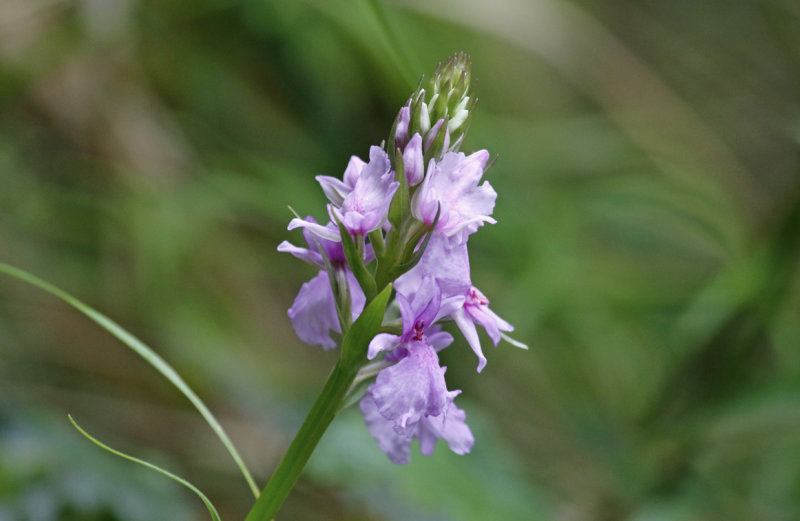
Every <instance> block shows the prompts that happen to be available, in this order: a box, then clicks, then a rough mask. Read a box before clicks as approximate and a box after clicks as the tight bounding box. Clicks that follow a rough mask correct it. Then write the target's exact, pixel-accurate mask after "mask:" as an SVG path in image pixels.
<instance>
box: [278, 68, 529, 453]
mask: <svg viewBox="0 0 800 521" xmlns="http://www.w3.org/2000/svg"><path fill="white" fill-rule="evenodd" d="M470 69H471V64H470V61H469V58H468V56H466V55H465V54H458V55H456V56H454V57H452V58H451V59H450V60H448V61H446V62H444V63H442V64H440V65H439V67H438V68H437V70H436V73H435V74H434V76H433V78H432V80H431V82H430V84H429V87H428V91H426V90H425V89H422V88H418V89H417V91H416V92H415V93H414V94H413V95H412V96H411V98H410V99H409V100H408V103H407V104H406V105H405V106H404V107H402V108H401V109H400V112H399V114H398V116H397V119H396V120H395V124H394V126H393V128H392V132H391V135H390V139H389V141H388V143H390V144H391V145H394V146H393V147H392V146H391V145H384V146H381V147H378V146H373V147H371V148H370V150H369V160H368V161H363V160H362V159H360V158H358V157H355V156H353V157H352V158H351V159H350V162H349V163H348V165H347V168H346V169H345V171H344V174H343V176H342V179H338V178H335V177H329V176H318V177H317V181H318V182H319V184H320V185H321V186H322V190H323V191H324V193H325V195H326V196H327V198H328V200H329V201H330V202H329V204H328V205H327V216H328V218H329V219H330V221H329V222H328V223H327V224H325V225H322V224H320V223H318V222H317V221H316V220H315V219H314V218H312V217H306V218H305V219H303V218H300V217H297V218H295V219H292V221H291V222H290V224H289V229H290V230H291V229H294V228H302V230H303V235H304V237H305V240H306V243H307V247H306V248H301V247H296V246H293V245H291V244H290V243H288V242H285V241H284V242H283V243H282V244H281V245H280V246H279V247H278V249H279V250H280V251H285V252H288V253H291V254H292V255H294V256H295V257H297V258H300V259H302V260H305V261H307V262H309V263H311V264H313V265H315V266H317V267H318V268H319V270H320V271H319V273H318V274H317V276H316V277H314V278H313V279H311V280H310V281H309V282H307V283H305V284H304V285H303V287H302V288H301V289H300V292H299V293H298V295H297V298H296V299H295V301H294V304H293V305H292V307H291V308H290V309H289V317H290V318H291V320H292V324H293V325H294V328H295V330H296V332H297V335H298V336H299V337H300V339H301V340H303V341H304V342H306V343H309V344H318V345H321V346H322V347H323V348H325V349H330V348H333V347H335V346H336V345H337V339H338V336H339V335H343V334H345V332H346V331H347V330H348V328H349V327H350V326H351V325H352V324H353V323H354V321H355V320H356V318H357V317H358V316H359V315H360V314H361V313H362V311H363V310H364V309H365V305H367V304H368V303H369V302H370V301H371V300H372V299H373V298H374V297H375V295H376V293H377V292H379V291H381V290H382V289H383V288H384V287H386V286H387V285H388V284H392V285H393V288H394V290H395V291H394V299H393V301H392V302H391V304H390V305H389V306H388V307H387V308H386V314H385V316H384V321H383V327H382V328H381V330H380V332H378V333H377V334H376V335H375V336H374V337H373V338H372V340H371V342H369V345H368V349H367V352H366V357H365V358H364V359H363V360H360V361H359V364H360V367H361V371H360V373H359V379H360V380H363V379H372V378H374V380H372V382H371V383H370V384H369V385H368V387H367V388H366V393H365V394H364V396H363V397H362V398H361V400H360V408H361V411H362V412H363V414H364V419H365V421H366V424H367V427H368V428H369V430H370V432H371V434H372V436H373V437H374V438H375V440H376V441H377V443H378V446H379V447H380V448H381V450H383V451H384V452H385V453H386V454H387V455H388V457H389V459H390V460H391V461H393V462H395V463H406V462H408V461H409V459H410V447H411V443H412V441H413V440H415V439H417V440H418V441H419V447H420V451H421V452H422V453H423V454H426V455H428V454H430V453H431V452H432V451H433V449H434V446H435V444H436V442H437V440H438V439H443V440H444V441H445V442H446V443H447V444H448V445H449V446H450V449H451V450H453V452H455V453H457V454H464V453H467V452H469V451H470V449H471V448H472V445H473V442H474V439H473V436H472V433H471V432H470V429H469V427H468V426H467V424H466V423H465V418H466V414H465V412H464V411H463V410H461V409H459V408H458V407H457V406H456V405H455V403H454V400H455V398H456V396H458V394H459V393H460V391H458V390H448V388H447V385H446V382H445V378H444V374H445V368H444V367H441V365H440V363H439V357H438V354H437V353H438V352H439V351H440V350H441V349H443V348H445V347H447V346H448V345H449V344H450V343H452V342H453V337H452V335H451V334H450V333H447V332H445V331H442V328H441V323H442V322H445V321H452V322H455V324H456V326H457V327H458V329H459V330H460V331H461V333H462V334H463V335H464V337H465V338H466V340H467V343H468V344H469V346H470V347H471V348H472V350H473V351H474V353H475V355H476V356H477V358H478V364H477V370H478V372H480V371H481V370H482V369H483V367H484V366H485V365H486V358H485V356H484V355H483V351H482V350H481V344H480V340H479V338H478V332H477V327H476V325H479V326H481V327H483V328H484V329H485V330H486V333H487V334H488V336H489V338H490V339H491V341H492V343H493V344H494V345H495V346H496V345H497V344H498V343H499V341H500V340H501V338H505V339H507V340H508V341H510V342H512V343H513V344H515V345H518V346H523V345H522V344H520V343H518V342H516V341H514V340H511V339H510V338H509V337H507V336H506V333H507V332H509V331H512V330H513V327H512V326H511V325H510V324H509V323H508V322H506V321H505V320H503V319H502V318H500V317H499V316H497V315H496V314H495V313H494V312H492V310H491V309H489V300H488V299H487V298H486V297H485V296H484V294H483V293H482V292H481V291H480V290H478V288H476V287H475V286H473V285H472V281H471V279H470V268H469V256H468V252H467V242H468V239H469V237H470V236H471V235H472V234H474V233H475V232H476V231H477V230H478V229H479V228H480V227H481V226H482V225H483V224H484V223H494V222H495V220H494V219H493V218H492V217H491V214H492V211H493V210H494V204H495V199H496V197H497V193H496V192H495V191H494V189H493V188H492V186H491V185H490V184H489V182H488V181H483V182H481V180H482V178H483V175H484V173H485V171H486V169H487V168H488V166H489V153H488V152H487V151H486V150H480V151H478V152H475V153H472V154H470V155H466V154H464V153H463V152H460V151H459V149H460V146H461V143H462V141H463V138H464V135H465V133H466V130H467V128H468V126H469V122H470V119H471V116H472V108H473V106H474V98H471V97H470V96H469V83H470V72H471V70H470ZM523 347H524V346H523Z"/></svg>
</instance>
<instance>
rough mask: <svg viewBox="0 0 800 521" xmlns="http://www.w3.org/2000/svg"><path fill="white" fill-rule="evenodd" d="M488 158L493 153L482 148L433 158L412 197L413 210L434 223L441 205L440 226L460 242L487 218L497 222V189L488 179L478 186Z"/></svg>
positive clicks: (418, 215) (415, 214)
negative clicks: (472, 151)
mask: <svg viewBox="0 0 800 521" xmlns="http://www.w3.org/2000/svg"><path fill="white" fill-rule="evenodd" d="M488 159H489V153H488V152H487V151H486V150H480V151H478V152H475V153H474V154H471V155H469V156H465V155H464V154H463V153H461V152H448V153H447V154H445V155H444V157H443V158H442V160H441V161H439V162H438V163H437V162H436V161H435V160H431V161H430V163H429V164H428V171H427V173H426V174H425V179H424V180H423V181H422V185H420V187H419V188H418V189H417V191H416V193H415V194H414V197H413V198H412V200H411V213H412V214H413V215H414V217H415V218H417V219H418V220H420V221H422V222H424V223H425V224H428V225H431V224H433V221H434V219H435V218H436V212H437V209H438V208H439V207H441V213H440V216H439V222H438V223H437V224H436V230H438V231H440V232H442V233H444V234H445V235H446V236H448V237H454V239H455V241H456V242H459V243H461V242H465V241H466V239H467V236H469V235H470V234H472V233H475V232H476V231H477V230H478V228H479V227H480V226H482V225H483V223H484V222H489V223H495V222H496V221H495V220H494V219H493V218H492V217H490V214H491V213H492V211H493V210H494V202H495V199H496V198H497V192H495V191H494V188H492V186H491V185H490V184H489V182H488V181H484V183H483V184H482V185H480V186H478V182H479V181H480V179H481V177H482V176H483V171H484V168H485V166H486V162H487V160H488Z"/></svg>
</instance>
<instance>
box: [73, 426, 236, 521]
mask: <svg viewBox="0 0 800 521" xmlns="http://www.w3.org/2000/svg"><path fill="white" fill-rule="evenodd" d="M67 417H68V418H69V421H70V422H71V423H72V426H73V427H75V428H76V429H78V432H80V433H81V434H83V435H84V436H86V437H87V438H88V439H89V441H91V442H92V443H94V444H95V445H97V446H98V447H100V448H102V449H105V450H107V451H108V452H110V453H112V454H116V455H117V456H119V457H120V458H124V459H126V460H128V461H132V462H134V463H138V464H139V465H143V466H145V467H147V468H149V469H152V470H155V471H156V472H160V473H161V474H163V475H165V476H167V477H168V478H170V479H173V480H175V481H177V482H178V483H180V484H181V485H183V486H184V487H186V488H188V489H189V490H191V491H192V492H194V493H195V494H197V495H198V497H200V499H202V500H203V503H205V504H206V508H207V509H208V513H209V514H211V518H212V519H213V520H214V521H221V520H220V517H219V513H217V509H216V508H214V505H213V504H212V503H211V501H210V500H209V499H208V498H207V497H206V495H205V494H203V493H202V492H201V491H200V489H199V488H197V487H195V486H194V485H192V484H191V483H189V482H188V481H186V480H185V479H183V478H182V477H180V476H176V475H175V474H173V473H172V472H169V471H168V470H164V469H162V468H161V467H159V466H157V465H153V464H152V463H150V462H147V461H145V460H142V459H139V458H136V457H134V456H130V455H128V454H125V453H124V452H120V451H118V450H116V449H112V448H111V447H109V446H108V445H106V444H105V443H103V442H101V441H100V440H98V439H97V438H95V437H93V436H92V435H91V434H89V433H88V432H86V431H85V430H83V428H81V426H80V425H78V423H77V422H76V421H75V420H74V419H73V418H72V415H67Z"/></svg>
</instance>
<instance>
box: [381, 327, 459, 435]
mask: <svg viewBox="0 0 800 521" xmlns="http://www.w3.org/2000/svg"><path fill="white" fill-rule="evenodd" d="M406 348H407V349H408V355H407V356H406V357H405V358H403V359H401V360H400V361H399V362H397V363H396V364H395V365H392V366H390V367H387V368H386V369H384V370H382V371H381V372H380V373H378V377H377V378H376V379H375V382H374V383H373V384H372V385H370V387H369V389H368V392H369V394H371V395H372V397H373V399H374V400H375V404H376V405H377V406H378V411H379V412H380V413H381V416H383V417H384V418H386V419H387V420H391V421H392V422H394V428H395V431H397V432H398V433H399V434H404V435H409V433H410V432H412V429H413V428H414V427H415V426H416V424H417V423H418V422H419V420H420V419H421V418H423V417H424V416H429V415H433V416H436V415H439V414H441V413H442V411H443V410H444V407H445V405H446V404H447V400H448V398H450V397H452V396H454V394H453V393H449V392H448V391H447V386H446V385H445V381H444V369H443V368H442V367H440V366H439V357H438V356H437V355H436V351H434V349H433V348H432V347H431V346H429V345H427V344H426V343H424V342H412V343H410V344H406ZM456 394H457V393H456Z"/></svg>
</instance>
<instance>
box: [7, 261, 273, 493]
mask: <svg viewBox="0 0 800 521" xmlns="http://www.w3.org/2000/svg"><path fill="white" fill-rule="evenodd" d="M0 273H5V274H6V275H9V276H11V277H14V278H16V279H19V280H22V281H24V282H27V283H28V284H31V285H33V286H36V287H37V288H39V289H42V290H44V291H46V292H47V293H50V294H51V295H53V296H56V297H58V298H60V299H61V300H63V301H64V302H66V303H67V304H69V305H70V306H72V307H74V308H75V309H77V310H78V311H80V312H81V313H83V314H84V315H86V316H87V317H89V318H90V319H91V320H93V321H94V322H95V323H97V324H98V325H99V326H100V327H102V328H103V329H105V330H106V331H108V332H109V333H111V334H112V335H114V336H115V337H117V339H118V340H119V341H120V342H122V343H123V344H125V345H126V346H128V347H130V348H131V349H133V351H135V352H136V354H138V355H139V356H141V357H142V358H144V359H145V360H146V361H147V363H149V364H150V365H152V366H153V367H154V368H155V369H156V370H157V371H158V372H159V373H161V375H162V376H164V378H166V379H167V380H169V381H170V383H172V385H174V386H175V387H177V388H178V390H179V391H180V392H181V393H182V394H183V395H184V396H185V397H186V398H187V399H188V400H189V401H190V402H192V405H194V407H195V408H196V409H197V410H198V412H200V414H201V415H202V416H203V418H204V419H205V420H206V422H207V423H208V425H209V426H210V427H211V429H212V430H213V431H214V433H215V434H216V435H217V437H218V438H219V440H220V441H221V442H222V444H223V445H224V446H225V448H226V449H227V450H228V452H229V453H230V455H231V457H232V458H233V461H234V462H236V466H237V467H239V470H240V471H241V473H242V475H243V476H244V479H245V480H246V481H247V484H248V486H249V487H250V490H251V491H252V492H253V495H254V496H255V497H256V498H258V495H259V490H258V486H257V485H256V483H255V481H254V480H253V476H252V475H251V474H250V471H249V470H248V469H247V466H246V465H245V463H244V460H243V459H242V457H241V456H240V455H239V452H238V451H237V450H236V447H235V446H234V445H233V442H232V441H231V440H230V438H228V435H227V434H226V433H225V430H224V429H223V428H222V425H220V423H219V422H218V421H217V419H216V418H215V417H214V415H213V414H212V413H211V411H210V410H209V408H208V407H207V406H206V404H205V403H203V401H202V400H201V399H200V397H199V396H197V394H195V392H194V391H192V389H191V388H190V387H189V385H188V384H187V383H186V382H185V381H184V380H183V378H181V376H180V375H179V374H178V372H177V371H175V369H173V368H172V366H171V365H169V364H168V363H167V362H166V361H165V360H164V359H163V358H161V357H160V356H159V355H158V354H157V353H156V352H155V351H153V350H152V349H151V348H149V347H148V346H147V345H145V344H144V342H142V341H141V340H139V339H138V338H136V337H135V336H133V335H132V334H131V333H129V332H128V331H126V330H125V329H123V328H122V326H120V325H119V324H117V323H116V322H114V321H113V320H111V319H110V318H108V317H107V316H105V315H103V314H102V313H100V312H99V311H97V310H95V309H94V308H92V307H90V306H88V305H86V304H84V303H83V302H81V301H80V300H78V299H77V298H75V297H73V296H72V295H70V294H69V293H66V292H65V291H63V290H61V289H59V288H57V287H55V286H53V285H52V284H50V283H49V282H46V281H44V280H42V279H40V278H39V277H37V276H35V275H33V274H31V273H28V272H27V271H25V270H22V269H19V268H15V267H14V266H11V265H9V264H6V263H4V262H0Z"/></svg>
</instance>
